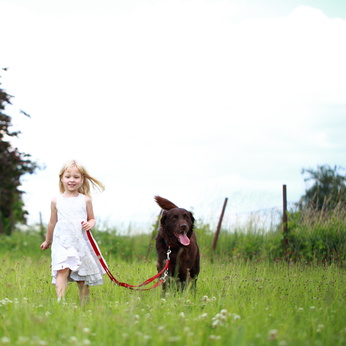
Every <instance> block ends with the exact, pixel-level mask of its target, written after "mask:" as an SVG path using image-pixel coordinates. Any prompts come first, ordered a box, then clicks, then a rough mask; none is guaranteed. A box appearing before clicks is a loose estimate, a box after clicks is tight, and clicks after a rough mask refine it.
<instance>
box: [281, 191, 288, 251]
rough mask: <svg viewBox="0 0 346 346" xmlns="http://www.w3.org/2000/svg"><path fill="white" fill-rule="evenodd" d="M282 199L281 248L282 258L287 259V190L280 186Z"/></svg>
mask: <svg viewBox="0 0 346 346" xmlns="http://www.w3.org/2000/svg"><path fill="white" fill-rule="evenodd" d="M282 197H283V213H282V226H283V246H284V256H285V258H286V257H287V244H288V239H287V231H288V229H287V189H286V185H283V186H282Z"/></svg>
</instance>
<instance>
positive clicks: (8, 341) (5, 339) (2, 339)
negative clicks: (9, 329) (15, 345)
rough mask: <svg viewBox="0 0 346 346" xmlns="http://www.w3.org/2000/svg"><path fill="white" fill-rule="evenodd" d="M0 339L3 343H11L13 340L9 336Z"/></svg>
mask: <svg viewBox="0 0 346 346" xmlns="http://www.w3.org/2000/svg"><path fill="white" fill-rule="evenodd" d="M0 340H1V343H2V344H9V343H10V342H11V339H10V338H9V337H8V336H3V337H2V338H1V339H0Z"/></svg>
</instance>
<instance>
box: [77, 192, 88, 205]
mask: <svg viewBox="0 0 346 346" xmlns="http://www.w3.org/2000/svg"><path fill="white" fill-rule="evenodd" d="M79 197H82V198H84V199H85V202H86V203H90V202H91V197H90V196H87V195H83V194H82V193H80V194H79Z"/></svg>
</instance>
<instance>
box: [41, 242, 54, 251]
mask: <svg viewBox="0 0 346 346" xmlns="http://www.w3.org/2000/svg"><path fill="white" fill-rule="evenodd" d="M51 244H52V243H50V242H48V241H47V240H45V241H44V242H43V243H42V244H41V246H40V248H41V249H42V250H47V249H49V248H50V246H51Z"/></svg>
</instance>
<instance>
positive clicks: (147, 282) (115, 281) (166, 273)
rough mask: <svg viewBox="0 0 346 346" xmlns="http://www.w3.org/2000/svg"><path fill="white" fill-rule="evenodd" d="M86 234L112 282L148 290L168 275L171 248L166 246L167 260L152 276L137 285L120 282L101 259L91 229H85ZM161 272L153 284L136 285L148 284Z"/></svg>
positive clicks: (136, 289)
mask: <svg viewBox="0 0 346 346" xmlns="http://www.w3.org/2000/svg"><path fill="white" fill-rule="evenodd" d="M86 234H87V237H88V239H89V242H90V244H91V246H92V248H93V250H94V252H95V254H96V256H97V258H98V259H99V261H100V263H101V265H102V267H103V269H104V270H105V271H106V273H107V275H108V276H109V278H110V279H111V280H112V281H113V282H114V283H116V284H117V285H119V286H122V287H126V288H129V289H131V290H135V291H147V290H150V289H152V288H155V287H157V286H160V285H161V284H163V283H164V282H165V281H166V277H167V276H168V267H169V262H170V258H169V254H170V253H171V250H170V248H168V250H167V260H166V265H165V267H164V268H163V269H162V270H161V271H160V272H159V273H157V274H156V275H155V276H153V277H152V278H150V279H148V280H145V281H144V282H143V283H141V284H139V285H130V284H127V283H125V282H120V281H118V280H117V279H116V278H115V277H114V276H113V274H112V273H111V272H110V270H109V269H108V267H107V264H106V262H105V260H104V259H103V257H102V255H101V252H100V250H99V248H98V246H97V244H96V242H95V240H94V238H93V236H92V234H91V231H86ZM161 274H163V277H161V278H160V279H159V280H158V281H157V282H156V283H155V284H154V285H153V286H151V287H149V288H137V287H141V286H146V285H148V284H149V283H150V282H152V281H154V280H155V279H157V278H158V277H159V276H160V275H161Z"/></svg>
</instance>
